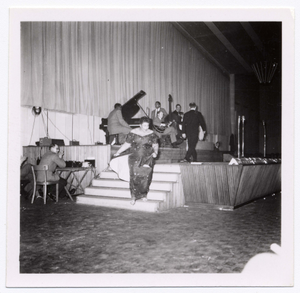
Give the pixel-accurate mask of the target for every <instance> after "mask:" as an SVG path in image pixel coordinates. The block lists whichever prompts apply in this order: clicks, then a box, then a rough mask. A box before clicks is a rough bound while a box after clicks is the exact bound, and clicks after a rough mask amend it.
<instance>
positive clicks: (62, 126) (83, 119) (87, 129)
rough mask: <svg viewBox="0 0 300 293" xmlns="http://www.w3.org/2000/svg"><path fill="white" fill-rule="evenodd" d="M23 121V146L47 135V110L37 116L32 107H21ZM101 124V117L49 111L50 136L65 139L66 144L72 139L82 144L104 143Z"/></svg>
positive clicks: (32, 143) (33, 143)
mask: <svg viewBox="0 0 300 293" xmlns="http://www.w3.org/2000/svg"><path fill="white" fill-rule="evenodd" d="M72 120H73V126H72ZM21 121H22V123H21V146H28V145H35V142H36V141H39V139H40V138H42V137H46V136H47V110H42V113H41V114H40V115H39V116H35V115H34V114H33V112H32V108H31V107H21ZM100 124H101V118H100V117H93V116H87V115H81V114H68V113H63V112H55V111H48V134H49V137H50V138H55V139H63V140H64V142H65V145H69V141H70V140H77V141H79V142H80V145H93V144H95V143H96V142H98V141H99V142H102V143H104V142H105V134H104V132H103V131H102V130H100V129H99V125H100Z"/></svg>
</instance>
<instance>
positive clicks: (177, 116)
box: [172, 104, 183, 140]
mask: <svg viewBox="0 0 300 293" xmlns="http://www.w3.org/2000/svg"><path fill="white" fill-rule="evenodd" d="M172 120H173V121H175V122H176V129H177V138H178V140H182V137H181V134H182V121H183V112H181V105H180V104H177V105H176V110H175V111H173V112H172Z"/></svg>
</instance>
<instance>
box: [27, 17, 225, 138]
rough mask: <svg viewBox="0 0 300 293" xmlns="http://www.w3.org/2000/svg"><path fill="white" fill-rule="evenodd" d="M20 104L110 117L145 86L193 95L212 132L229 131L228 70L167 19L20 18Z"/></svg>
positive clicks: (162, 94)
mask: <svg viewBox="0 0 300 293" xmlns="http://www.w3.org/2000/svg"><path fill="white" fill-rule="evenodd" d="M21 60H22V61H21V95H22V96H21V104H22V105H23V106H42V107H43V108H46V109H49V110H55V111H63V112H67V113H77V114H85V115H91V116H98V117H107V116H108V113H109V112H110V111H111V110H112V109H113V106H114V104H115V103H117V102H119V103H121V104H123V103H125V102H126V101H127V100H129V99H130V98H131V97H133V96H134V95H135V94H136V93H137V92H139V91H140V90H144V91H145V92H146V93H147V95H146V96H145V97H144V98H143V99H142V100H141V101H140V104H141V106H142V107H143V108H144V109H146V108H147V107H149V108H150V109H153V108H154V103H155V101H157V100H158V101H161V103H162V106H163V107H165V108H166V110H167V111H168V95H169V94H171V95H172V97H173V100H174V104H173V105H172V108H174V107H175V105H176V104H177V103H180V104H181V105H182V108H183V110H184V111H188V104H189V103H190V102H195V103H196V104H197V105H198V106H199V110H200V111H201V112H202V114H203V116H204V118H205V121H206V124H207V128H208V132H209V133H218V134H223V135H230V101H229V77H228V76H226V75H224V74H223V73H222V72H221V71H220V70H219V69H217V68H216V67H215V66H214V65H213V64H211V63H210V62H209V61H207V60H206V59H205V58H204V57H203V56H202V55H201V53H200V52H199V51H198V50H197V49H196V48H195V47H193V45H192V44H190V43H189V42H188V41H187V40H186V39H185V38H184V37H183V36H182V35H181V33H180V32H178V31H177V30H176V28H175V27H174V26H173V25H172V24H171V23H164V22H159V23H156V22H151V23H150V22H23V23H22V24H21Z"/></svg>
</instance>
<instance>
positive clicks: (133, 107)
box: [122, 91, 146, 124]
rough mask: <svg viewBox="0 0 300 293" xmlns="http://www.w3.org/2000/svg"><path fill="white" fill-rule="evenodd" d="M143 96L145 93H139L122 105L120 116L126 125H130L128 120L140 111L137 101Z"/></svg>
mask: <svg viewBox="0 0 300 293" xmlns="http://www.w3.org/2000/svg"><path fill="white" fill-rule="evenodd" d="M145 95H146V93H145V92H144V91H139V92H138V93H137V94H136V95H135V96H133V97H132V98H131V99H130V100H129V101H127V102H126V103H125V104H124V105H122V116H123V118H124V120H125V121H126V122H127V123H128V124H130V119H131V118H132V117H133V116H134V115H136V113H137V112H138V111H139V110H140V106H139V105H138V101H139V100H140V99H141V98H142V97H144V96H145Z"/></svg>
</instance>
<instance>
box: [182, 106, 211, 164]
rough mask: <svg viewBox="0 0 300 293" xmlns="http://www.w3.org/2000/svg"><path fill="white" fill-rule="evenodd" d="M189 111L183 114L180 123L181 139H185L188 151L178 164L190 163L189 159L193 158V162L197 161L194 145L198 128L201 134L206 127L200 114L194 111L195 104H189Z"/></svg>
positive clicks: (196, 140) (197, 136)
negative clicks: (200, 129)
mask: <svg viewBox="0 0 300 293" xmlns="http://www.w3.org/2000/svg"><path fill="white" fill-rule="evenodd" d="M189 106H190V111H189V112H187V113H185V114H184V116H183V122H182V137H183V138H187V141H188V142H187V143H188V151H187V153H186V155H185V158H184V159H183V160H181V161H180V162H182V163H184V162H191V160H190V158H191V157H193V160H192V161H193V162H196V161H197V152H196V145H197V142H198V140H199V126H201V128H202V130H203V132H204V133H205V132H206V125H205V122H204V118H203V116H202V114H201V113H200V112H198V111H196V108H197V106H196V104H195V103H190V105H189Z"/></svg>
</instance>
